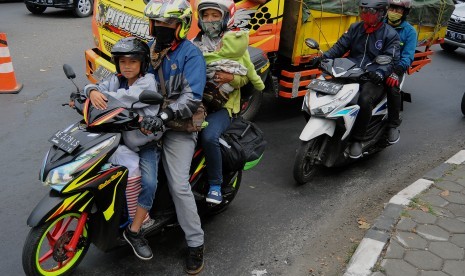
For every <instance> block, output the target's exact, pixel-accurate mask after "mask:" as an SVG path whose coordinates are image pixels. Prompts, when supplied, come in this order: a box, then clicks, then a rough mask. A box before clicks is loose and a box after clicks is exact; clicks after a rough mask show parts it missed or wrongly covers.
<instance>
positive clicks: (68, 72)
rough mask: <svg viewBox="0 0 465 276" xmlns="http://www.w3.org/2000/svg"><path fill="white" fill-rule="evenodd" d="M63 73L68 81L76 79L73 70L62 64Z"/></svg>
mask: <svg viewBox="0 0 465 276" xmlns="http://www.w3.org/2000/svg"><path fill="white" fill-rule="evenodd" d="M63 71H64V72H65V75H66V77H67V78H68V79H74V78H76V73H74V70H73V68H72V67H71V65H68V64H63Z"/></svg>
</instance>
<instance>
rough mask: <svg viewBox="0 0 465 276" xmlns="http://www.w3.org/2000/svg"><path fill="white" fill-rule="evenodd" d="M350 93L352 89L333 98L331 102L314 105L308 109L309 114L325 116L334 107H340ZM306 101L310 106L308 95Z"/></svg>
mask: <svg viewBox="0 0 465 276" xmlns="http://www.w3.org/2000/svg"><path fill="white" fill-rule="evenodd" d="M351 95H352V90H348V91H347V92H345V93H344V94H342V95H341V96H339V97H337V98H335V99H334V100H332V101H331V102H329V103H327V104H325V105H321V106H318V107H314V108H311V109H310V114H311V115H314V116H327V115H329V114H330V113H331V112H333V111H334V110H335V109H336V108H338V107H341V106H342V105H343V104H344V103H345V102H346V101H347V100H348V98H349V97H350V96H351ZM308 101H309V102H308V103H307V105H308V106H310V107H311V105H310V97H308Z"/></svg>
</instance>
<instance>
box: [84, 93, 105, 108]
mask: <svg viewBox="0 0 465 276" xmlns="http://www.w3.org/2000/svg"><path fill="white" fill-rule="evenodd" d="M89 98H90V102H91V103H92V105H94V106H95V108H96V109H99V110H104V109H107V101H108V99H107V97H106V96H105V95H104V94H103V93H102V92H99V91H97V90H91V91H90V92H89Z"/></svg>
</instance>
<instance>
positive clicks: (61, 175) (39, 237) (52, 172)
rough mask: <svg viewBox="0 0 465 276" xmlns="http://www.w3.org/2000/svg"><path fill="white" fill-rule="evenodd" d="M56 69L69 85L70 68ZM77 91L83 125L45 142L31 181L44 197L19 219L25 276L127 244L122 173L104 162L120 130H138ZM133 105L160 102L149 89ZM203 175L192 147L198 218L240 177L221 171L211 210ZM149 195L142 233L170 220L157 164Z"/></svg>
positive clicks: (230, 195)
mask: <svg viewBox="0 0 465 276" xmlns="http://www.w3.org/2000/svg"><path fill="white" fill-rule="evenodd" d="M63 68H64V71H65V74H66V76H67V77H68V78H69V79H71V81H73V79H74V78H75V74H74V72H73V70H72V69H71V67H69V66H67V65H64V66H63ZM73 83H74V81H73ZM76 88H77V86H76ZM77 89H78V91H77V93H73V94H72V99H73V100H74V104H75V108H76V110H77V111H78V113H79V114H81V115H83V120H81V121H79V122H76V123H73V124H71V125H70V126H68V127H66V128H65V129H63V130H60V131H58V132H57V133H55V134H54V135H53V136H52V137H51V138H50V140H49V141H50V142H51V143H52V146H51V148H50V149H49V151H48V152H47V154H46V156H45V158H44V161H43V163H42V168H41V170H40V175H39V179H40V181H41V182H43V184H44V185H46V186H48V187H49V188H50V192H49V193H48V194H47V195H46V196H45V197H44V198H43V199H42V200H41V201H40V202H39V204H37V206H36V207H35V208H34V210H33V211H32V213H31V214H30V216H29V218H28V220H27V224H28V225H29V226H30V227H32V228H31V230H30V232H29V235H28V236H27V238H26V241H25V243H24V248H23V253H22V263H23V269H24V272H25V273H26V275H62V274H68V273H70V272H71V271H72V270H74V269H75V268H76V267H77V265H78V264H79V263H80V262H81V260H82V259H83V258H84V256H85V254H86V252H87V250H88V248H89V245H90V244H91V243H93V244H94V245H95V246H96V247H97V248H99V249H100V250H102V251H109V250H111V249H114V248H117V247H119V246H122V245H125V244H127V243H126V241H125V240H124V238H123V237H122V233H123V230H124V228H125V227H126V226H127V225H128V223H129V216H128V210H127V205H126V196H125V190H126V184H127V179H128V169H127V168H126V167H123V166H120V165H116V164H111V163H108V159H109V157H110V156H111V155H112V153H113V152H115V150H116V149H117V147H118V145H119V144H120V142H121V139H122V138H121V137H122V136H121V131H124V130H131V129H137V128H139V123H138V122H139V116H138V115H137V113H135V112H133V111H132V110H131V109H125V108H122V107H119V106H118V105H117V101H116V100H115V99H113V98H111V97H108V108H107V109H106V110H97V109H95V108H93V106H92V105H91V103H90V100H89V99H85V98H84V97H83V96H82V95H81V94H80V93H79V88H77ZM139 101H140V102H143V103H147V104H160V103H162V102H163V97H162V96H161V95H160V94H158V93H156V92H154V91H143V92H142V93H141V95H140V97H139ZM161 163H162V162H160V164H161ZM205 170H206V167H205V157H204V154H203V151H202V149H201V148H200V147H198V148H197V149H196V151H195V154H194V156H193V157H192V164H191V171H190V184H191V187H192V192H193V193H194V196H195V200H196V203H197V207H198V211H199V214H200V215H206V214H215V213H219V212H221V211H223V210H224V209H225V208H226V207H227V206H228V205H229V204H230V203H231V202H232V200H233V199H234V197H235V196H236V194H237V192H238V190H239V187H240V184H241V177H242V171H232V172H224V180H225V181H224V184H223V187H222V193H223V202H222V203H221V204H219V205H215V206H211V205H208V204H207V203H206V202H205V197H206V195H207V193H208V185H207V181H206V171H205ZM155 198H156V200H155V202H154V205H153V208H152V210H151V212H150V216H151V218H152V219H154V221H155V223H154V224H153V225H152V226H150V227H148V228H146V229H144V234H145V235H146V236H147V235H152V234H155V233H157V232H159V231H161V230H162V229H163V228H164V227H167V226H168V225H173V224H175V223H176V213H175V210H174V204H173V202H172V200H171V196H170V194H169V191H168V186H167V181H166V176H164V170H163V168H162V167H160V169H159V183H158V189H157V193H156V196H155Z"/></svg>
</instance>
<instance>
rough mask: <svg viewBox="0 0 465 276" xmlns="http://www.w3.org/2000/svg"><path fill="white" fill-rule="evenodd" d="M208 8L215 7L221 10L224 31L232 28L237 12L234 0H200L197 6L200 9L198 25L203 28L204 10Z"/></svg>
mask: <svg viewBox="0 0 465 276" xmlns="http://www.w3.org/2000/svg"><path fill="white" fill-rule="evenodd" d="M206 9H215V10H218V11H219V12H221V15H222V18H223V24H222V26H221V30H222V32H225V31H227V30H228V29H230V28H231V27H232V26H233V24H234V14H235V13H236V4H234V1H232V0H215V1H212V0H200V1H199V4H198V6H197V11H198V15H199V18H198V25H199V28H200V29H202V26H201V23H202V16H201V14H202V11H203V10H206Z"/></svg>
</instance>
